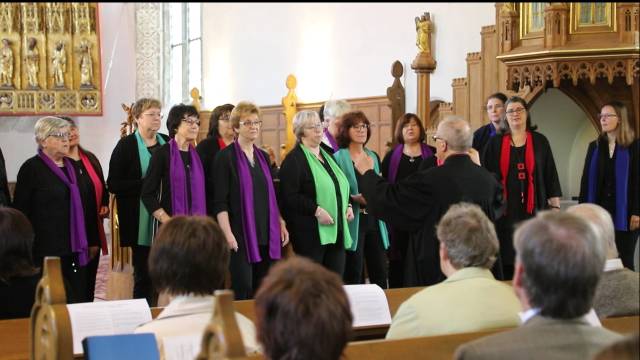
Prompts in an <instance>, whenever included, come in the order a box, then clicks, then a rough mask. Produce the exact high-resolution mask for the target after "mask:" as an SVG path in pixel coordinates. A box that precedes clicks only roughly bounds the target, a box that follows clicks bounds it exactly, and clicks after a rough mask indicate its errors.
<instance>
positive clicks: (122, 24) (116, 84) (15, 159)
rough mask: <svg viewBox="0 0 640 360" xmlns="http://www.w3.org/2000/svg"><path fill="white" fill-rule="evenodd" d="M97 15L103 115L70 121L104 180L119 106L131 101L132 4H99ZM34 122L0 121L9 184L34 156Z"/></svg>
mask: <svg viewBox="0 0 640 360" xmlns="http://www.w3.org/2000/svg"><path fill="white" fill-rule="evenodd" d="M99 13H100V37H101V39H100V40H101V42H102V45H101V50H102V54H101V61H102V84H103V87H104V88H103V101H104V103H103V104H102V109H103V115H102V116H77V117H74V118H75V119H76V122H77V124H78V126H79V129H80V143H81V145H82V146H84V147H85V148H86V149H88V150H90V151H92V152H93V153H95V154H96V156H97V157H98V159H100V163H101V164H102V166H103V169H104V171H105V177H106V171H107V170H108V165H109V158H110V156H111V151H112V150H113V148H114V146H115V145H116V143H117V141H118V139H119V137H120V131H119V129H120V123H121V122H122V121H123V120H124V119H125V114H124V111H122V107H121V106H120V104H121V103H131V102H132V101H134V100H135V99H134V97H135V80H136V66H135V64H136V60H135V19H134V4H132V3H100V5H99ZM38 118H40V117H39V116H28V117H25V116H21V117H13V116H2V117H0V147H1V148H2V152H3V154H4V157H5V161H6V168H7V177H8V180H9V181H10V182H12V181H16V176H17V174H18V170H19V168H20V165H22V163H23V162H24V161H25V160H26V159H28V158H30V157H32V156H33V155H35V154H36V149H37V146H36V143H35V140H34V134H33V126H34V125H35V123H36V121H37V120H38Z"/></svg>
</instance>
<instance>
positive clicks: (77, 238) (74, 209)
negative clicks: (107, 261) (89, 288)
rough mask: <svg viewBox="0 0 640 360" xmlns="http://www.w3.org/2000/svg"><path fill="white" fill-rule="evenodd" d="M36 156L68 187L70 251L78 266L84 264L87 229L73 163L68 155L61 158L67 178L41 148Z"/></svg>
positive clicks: (85, 262)
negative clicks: (74, 255)
mask: <svg viewBox="0 0 640 360" xmlns="http://www.w3.org/2000/svg"><path fill="white" fill-rule="evenodd" d="M38 156H39V157H40V159H41V160H42V162H44V164H45V165H47V167H48V168H49V169H50V170H51V172H53V173H54V174H55V175H56V176H57V177H58V178H59V179H60V180H62V182H63V183H64V184H65V185H67V187H68V188H69V240H70V242H71V251H72V252H73V253H74V254H76V256H77V259H78V263H79V264H80V266H85V265H87V263H88V262H89V260H90V259H89V245H88V243H87V230H86V228H85V225H84V213H83V208H82V198H81V197H80V189H79V188H78V181H77V179H76V171H75V168H74V167H73V163H72V162H71V160H70V159H69V158H68V157H65V158H63V159H62V161H63V162H64V166H65V167H66V168H67V171H68V174H69V177H68V178H67V177H66V176H65V175H64V173H63V172H62V169H60V168H59V167H58V166H57V165H56V164H55V163H54V162H53V160H51V158H49V157H48V156H47V155H45V154H44V153H43V152H42V150H41V149H39V150H38Z"/></svg>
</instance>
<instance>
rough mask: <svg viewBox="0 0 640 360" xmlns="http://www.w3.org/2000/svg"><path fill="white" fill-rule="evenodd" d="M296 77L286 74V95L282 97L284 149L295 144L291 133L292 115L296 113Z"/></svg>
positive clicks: (289, 148) (288, 148) (287, 149)
mask: <svg viewBox="0 0 640 360" xmlns="http://www.w3.org/2000/svg"><path fill="white" fill-rule="evenodd" d="M297 82H298V81H297V80H296V77H295V76H293V75H289V76H287V82H286V86H287V89H289V92H288V93H287V96H285V97H283V98H282V107H283V108H284V119H285V122H286V134H287V135H286V151H289V150H291V149H292V148H293V145H294V144H295V138H294V135H293V117H294V116H295V115H296V112H297V111H298V109H297V104H298V97H297V96H296V85H297Z"/></svg>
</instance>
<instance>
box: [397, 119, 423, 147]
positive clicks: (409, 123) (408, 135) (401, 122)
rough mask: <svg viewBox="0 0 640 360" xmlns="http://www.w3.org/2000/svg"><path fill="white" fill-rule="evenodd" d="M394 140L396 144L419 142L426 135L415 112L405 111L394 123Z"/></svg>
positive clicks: (421, 141)
mask: <svg viewBox="0 0 640 360" xmlns="http://www.w3.org/2000/svg"><path fill="white" fill-rule="evenodd" d="M394 137H395V140H396V142H397V143H398V144H404V143H405V142H407V143H413V142H419V143H423V142H424V140H425V139H426V137H427V134H426V132H425V131H424V126H423V125H422V121H420V118H419V117H418V115H416V114H412V113H406V114H404V115H402V116H401V117H400V119H398V122H397V123H396V132H395V136H394Z"/></svg>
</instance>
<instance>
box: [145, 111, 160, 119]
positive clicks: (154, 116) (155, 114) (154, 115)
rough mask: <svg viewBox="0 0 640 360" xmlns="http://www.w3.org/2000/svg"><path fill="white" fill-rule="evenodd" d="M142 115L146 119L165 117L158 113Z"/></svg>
mask: <svg viewBox="0 0 640 360" xmlns="http://www.w3.org/2000/svg"><path fill="white" fill-rule="evenodd" d="M142 115H144V116H146V117H150V118H156V117H163V116H164V114H163V113H157V112H151V113H144V114H142Z"/></svg>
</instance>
